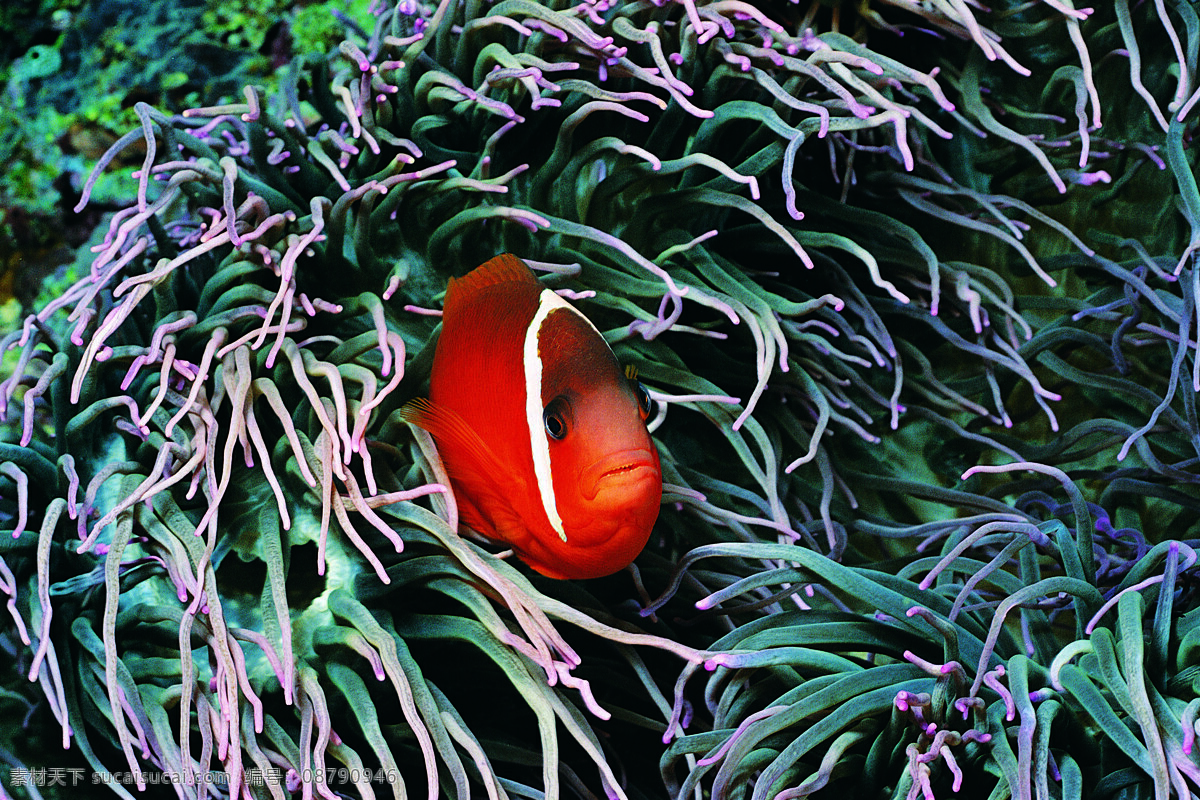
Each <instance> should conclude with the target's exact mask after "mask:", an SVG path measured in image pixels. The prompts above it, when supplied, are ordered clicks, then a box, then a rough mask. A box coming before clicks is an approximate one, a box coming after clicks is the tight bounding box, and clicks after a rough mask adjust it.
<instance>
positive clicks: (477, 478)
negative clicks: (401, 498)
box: [400, 398, 528, 541]
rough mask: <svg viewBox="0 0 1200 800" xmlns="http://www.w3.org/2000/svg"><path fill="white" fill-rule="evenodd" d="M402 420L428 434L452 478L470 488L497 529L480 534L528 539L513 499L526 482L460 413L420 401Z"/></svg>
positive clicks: (407, 409) (407, 406) (414, 402)
mask: <svg viewBox="0 0 1200 800" xmlns="http://www.w3.org/2000/svg"><path fill="white" fill-rule="evenodd" d="M400 418H401V419H403V420H404V421H405V422H411V423H412V424H413V425H416V426H417V427H419V428H424V429H425V430H427V431H429V433H430V434H431V435H432V436H433V438H434V439H435V440H436V441H437V444H438V450H439V451H440V452H441V455H442V458H443V460H444V461H445V463H446V470H447V472H448V473H449V475H450V477H451V478H453V479H454V480H455V481H456V482H457V483H460V484H464V485H467V486H469V487H470V490H469V493H470V495H471V497H472V499H473V502H474V504H475V506H476V507H478V508H479V509H480V511H481V513H483V514H484V515H485V516H486V517H488V520H487V521H488V522H490V523H491V525H492V527H493V528H494V529H495V530H493V531H488V530H482V531H480V533H483V534H487V535H492V536H497V535H498V536H500V537H501V538H504V539H506V540H509V541H511V537H517V538H519V539H523V538H525V537H526V536H528V533H527V532H526V531H525V530H524V529H525V526H524V524H523V523H522V522H521V517H520V514H518V513H517V511H516V510H515V509H514V508H513V506H512V501H511V499H510V498H511V496H512V495H513V494H515V493H520V492H523V491H524V490H525V481H524V480H522V478H521V477H520V476H519V475H515V474H513V472H512V470H508V469H505V468H504V466H503V465H502V464H501V463H500V459H499V458H498V457H497V456H496V454H495V453H494V452H493V451H492V448H490V447H488V445H487V442H485V441H483V439H481V438H479V434H477V433H476V432H475V431H474V429H472V428H471V426H470V425H469V424H468V423H467V421H466V420H465V419H463V418H462V416H461V415H460V414H459V413H458V412H456V411H454V410H453V409H451V408H446V407H445V406H442V405H438V404H437V403H432V402H430V401H429V400H426V399H424V398H417V399H415V400H412V401H411V402H409V403H406V404H405V405H404V407H403V408H401V409H400ZM502 486H503V487H504V488H503V489H502V488H501V487H502ZM518 529H519V530H518Z"/></svg>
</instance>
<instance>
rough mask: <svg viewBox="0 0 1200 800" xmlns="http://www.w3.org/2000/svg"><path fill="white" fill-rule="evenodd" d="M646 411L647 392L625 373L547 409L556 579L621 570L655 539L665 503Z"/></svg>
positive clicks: (569, 394) (576, 391)
mask: <svg viewBox="0 0 1200 800" xmlns="http://www.w3.org/2000/svg"><path fill="white" fill-rule="evenodd" d="M649 408H650V398H649V395H648V394H647V393H646V391H645V389H644V388H643V387H641V385H640V384H638V383H636V381H632V380H628V379H626V378H625V377H624V376H620V378H619V379H618V380H607V381H596V382H589V383H585V384H584V385H582V386H579V387H577V388H574V389H573V390H570V391H567V392H564V393H562V394H559V395H557V396H555V397H554V398H552V399H551V400H550V402H549V403H547V404H546V407H545V411H544V414H543V417H544V424H545V428H546V432H547V438H548V442H549V451H550V461H551V464H552V465H553V476H554V495H555V500H556V506H557V509H558V512H559V515H560V517H561V520H562V535H561V536H559V537H558V538H557V539H549V537H547V539H548V540H544V541H543V542H542V544H544V545H545V546H546V548H547V549H548V550H549V551H550V552H551V553H553V563H554V569H555V572H556V573H557V574H558V575H562V576H565V577H573V578H580V577H598V576H601V575H608V574H611V573H613V572H616V571H618V570H620V569H622V568H624V567H625V566H627V565H628V564H629V563H631V562H632V561H633V560H634V559H635V558H636V557H637V555H638V553H640V552H641V550H642V548H643V547H645V545H646V541H647V540H648V539H649V538H650V530H651V528H652V527H653V526H654V522H655V520H656V519H657V518H658V510H659V505H660V503H661V501H662V468H661V466H660V463H659V457H658V449H657V448H656V447H655V445H654V442H653V440H652V439H651V438H650V434H649V432H648V431H647V430H646V416H647V415H648V413H649ZM564 537H565V539H564ZM526 560H527V561H529V562H530V563H531V564H532V565H533V566H534V567H535V568H540V567H539V565H538V564H537V563H534V561H533V560H531V559H526ZM543 571H544V572H545V571H546V570H543ZM547 574H549V573H548V572H547Z"/></svg>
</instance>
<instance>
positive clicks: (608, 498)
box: [405, 254, 662, 578]
mask: <svg viewBox="0 0 1200 800" xmlns="http://www.w3.org/2000/svg"><path fill="white" fill-rule="evenodd" d="M648 413H649V396H648V395H646V393H645V389H644V388H642V387H641V385H640V384H638V383H637V382H636V381H635V380H633V379H631V378H629V377H626V375H625V373H624V372H623V371H622V369H621V366H620V364H619V363H618V362H617V359H616V356H614V355H613V352H612V350H611V349H610V348H609V347H608V344H607V343H606V342H605V341H604V339H603V337H601V335H600V333H599V332H598V331H597V330H596V328H595V327H593V326H592V324H591V322H589V321H588V319H587V318H586V317H585V316H584V315H583V314H582V313H580V312H579V311H578V310H576V309H575V308H574V307H573V306H571V305H570V304H569V303H567V302H566V301H565V300H563V299H562V298H560V297H559V296H558V295H557V294H555V293H554V292H553V291H551V290H550V289H547V288H545V287H544V286H542V284H541V283H540V282H539V281H538V280H537V278H536V277H535V276H534V274H533V272H532V271H531V270H530V269H529V267H528V266H527V265H526V264H525V263H524V262H523V261H521V260H520V259H519V258H517V257H516V256H514V255H511V254H505V255H501V256H497V257H496V258H493V259H492V260H490V261H488V262H487V263H485V264H484V265H483V266H481V267H478V268H477V269H475V270H474V271H472V272H471V273H469V274H468V275H466V276H465V277H463V278H460V279H451V281H450V285H449V287H448V288H447V291H446V301H445V307H444V311H443V314H442V333H441V338H440V339H439V340H438V344H437V350H436V352H435V354H434V359H433V371H432V375H431V377H430V392H429V400H428V401H416V402H414V403H412V404H410V405H409V406H407V407H406V409H405V417H406V419H408V420H409V421H411V422H413V423H414V424H417V425H419V426H421V427H423V428H425V429H426V430H428V431H429V432H430V433H431V434H432V435H433V438H434V440H435V441H436V442H437V444H438V450H439V452H440V454H441V457H442V460H443V461H444V462H445V464H446V470H447V472H448V474H449V475H450V479H451V483H452V484H453V488H454V495H455V499H456V500H457V502H458V508H459V515H460V517H461V519H462V521H463V523H464V524H465V525H467V526H468V527H470V528H472V529H474V530H476V531H478V532H479V533H482V534H483V535H485V536H487V537H489V538H491V539H495V540H498V541H501V542H504V543H506V544H508V545H509V546H511V547H512V548H513V550H514V551H515V552H516V553H517V555H518V556H520V558H521V559H522V560H524V561H525V562H526V563H527V564H529V565H530V566H531V567H533V568H534V569H536V570H537V571H539V572H541V573H543V574H544V575H548V576H550V577H552V578H593V577H599V576H602V575H608V574H611V573H613V572H616V571H618V570H620V569H622V568H624V567H625V566H627V565H628V564H629V563H631V562H632V561H633V559H634V558H635V557H636V556H637V555H638V553H639V552H641V550H642V548H643V547H644V546H645V544H646V540H647V539H648V538H649V536H650V529H651V527H653V525H654V521H655V519H657V517H658V509H659V505H660V503H661V500H662V474H661V467H660V465H659V458H658V451H657V449H656V448H655V446H654V443H653V441H652V440H651V439H650V435H649V433H648V432H647V430H646V424H645V420H646V416H647V414H648Z"/></svg>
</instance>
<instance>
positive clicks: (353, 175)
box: [0, 0, 1200, 800]
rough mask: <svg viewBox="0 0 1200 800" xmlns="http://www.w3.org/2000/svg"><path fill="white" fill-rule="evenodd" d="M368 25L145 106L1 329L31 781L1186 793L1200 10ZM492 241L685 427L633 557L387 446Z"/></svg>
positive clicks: (15, 641) (166, 790)
mask: <svg viewBox="0 0 1200 800" xmlns="http://www.w3.org/2000/svg"><path fill="white" fill-rule="evenodd" d="M372 13H373V14H374V16H375V27H374V31H373V33H371V34H370V35H369V36H368V35H364V36H363V37H361V38H359V39H357V40H353V41H347V42H345V43H344V44H342V45H341V47H340V48H339V49H337V50H336V51H335V52H333V53H332V54H329V55H325V54H308V55H305V56H301V57H298V58H296V59H295V60H294V61H293V62H292V64H291V66H290V67H289V68H288V71H287V72H286V75H285V78H284V80H283V81H282V88H280V89H279V90H278V91H272V92H270V93H268V92H265V91H264V90H263V89H261V88H259V87H255V86H249V87H247V88H246V90H245V102H244V103H239V104H234V105H226V106H221V107H209V108H195V109H192V110H190V111H188V112H187V113H185V114H183V115H181V116H168V115H166V114H165V113H163V112H160V111H158V110H156V109H155V108H153V107H151V106H149V105H146V104H139V105H138V106H136V112H137V117H138V119H139V120H140V123H141V124H140V128H138V129H135V130H133V131H131V132H130V133H129V134H128V135H126V136H124V137H123V138H121V139H120V140H119V141H118V142H117V143H116V144H115V145H114V146H113V148H112V149H111V150H110V151H109V152H108V154H106V155H105V156H104V157H103V158H102V159H101V160H100V163H99V164H98V165H97V171H96V174H99V173H100V171H102V170H103V169H104V168H105V166H106V165H107V164H109V163H110V162H112V161H113V159H115V158H116V157H117V156H118V155H119V154H120V153H122V151H124V150H125V149H126V148H130V147H132V146H134V145H135V143H138V142H140V143H143V145H144V148H145V149H144V158H143V159H142V164H141V166H140V167H139V168H138V169H137V170H136V171H135V172H134V173H133V177H132V178H131V179H130V180H131V184H130V185H131V192H136V202H133V203H132V204H131V205H129V207H128V208H125V209H124V210H122V211H120V212H118V213H117V214H115V216H113V217H112V219H111V224H110V225H109V226H108V228H107V235H106V236H105V238H104V240H103V242H102V243H101V244H99V245H98V246H97V247H96V248H95V255H94V261H92V264H91V269H90V273H89V274H87V275H86V276H85V277H83V279H82V280H80V281H79V282H78V283H76V284H75V285H73V286H72V287H71V288H69V289H68V290H67V291H66V292H65V293H64V294H62V296H61V297H59V298H57V299H56V300H54V301H53V302H51V303H49V304H48V305H46V306H45V307H44V308H41V309H40V310H38V311H37V313H35V314H33V315H31V316H29V317H28V318H27V319H25V321H24V323H23V325H21V327H20V329H19V330H16V331H14V332H13V333H11V334H10V335H8V336H7V338H5V339H4V340H3V344H4V347H5V348H6V349H8V350H11V351H13V354H10V356H11V357H13V360H14V361H15V364H14V366H13V370H12V372H11V374H10V375H9V376H8V377H7V378H6V379H5V380H4V382H3V384H0V404H2V405H3V414H4V419H5V423H4V428H3V435H4V439H5V441H4V443H3V444H0V476H2V478H0V495H2V500H0V520H2V522H0V527H3V529H4V530H3V532H0V600H3V603H0V605H2V606H3V608H0V617H2V621H0V653H2V659H0V661H2V663H3V665H4V666H3V669H2V670H0V712H2V713H3V715H4V719H6V720H9V721H10V722H9V723H6V724H5V725H3V726H2V727H3V730H4V735H3V738H0V760H2V761H3V762H4V763H5V764H6V765H7V768H6V772H7V776H6V780H7V786H6V787H5V786H3V785H0V796H9V795H11V796H14V797H39V796H41V792H42V791H45V792H47V793H52V791H53V790H52V788H51V787H48V786H41V787H40V788H39V785H38V782H36V781H34V780H32V777H34V776H35V775H36V773H34V772H33V768H35V767H44V766H47V765H49V766H51V767H53V766H54V765H56V764H59V763H62V764H68V763H70V764H78V765H85V766H86V767H87V768H88V769H89V770H91V771H92V772H93V775H110V776H111V775H114V774H116V775H121V774H124V773H131V774H132V775H133V777H132V778H130V779H129V780H128V782H124V781H120V780H115V781H111V782H110V788H111V791H112V792H114V793H116V794H117V795H119V796H122V797H132V796H142V795H143V793H145V795H146V796H155V797H157V796H168V795H176V796H179V797H185V798H199V797H254V798H260V797H261V798H266V797H270V798H274V800H282V799H283V798H286V797H288V796H290V795H291V794H293V793H296V792H299V793H300V794H301V796H303V797H305V798H309V797H317V796H319V797H326V798H333V797H338V796H349V797H362V798H372V797H396V798H401V797H408V796H414V797H420V796H427V797H430V798H435V797H439V796H445V797H457V798H465V797H467V796H487V797H488V798H492V799H493V800H494V799H495V798H504V797H510V798H516V797H529V798H541V797H548V798H556V797H560V796H564V795H566V796H579V797H593V796H598V795H608V796H610V797H629V798H641V797H663V796H671V797H696V798H702V797H717V798H753V799H754V800H758V799H759V798H776V800H785V798H796V797H802V796H806V795H810V794H816V793H822V794H824V795H828V794H830V793H832V792H843V793H849V795H852V796H856V797H897V798H900V797H902V798H908V800H912V799H913V798H933V797H946V796H950V795H952V794H961V795H964V796H970V797H979V798H984V797H992V798H1003V797H1008V796H1013V797H1018V798H1033V797H1037V798H1072V797H1097V798H1099V797H1133V796H1138V797H1149V796H1151V794H1153V796H1154V797H1156V798H1166V797H1168V796H1170V795H1172V794H1174V795H1177V796H1179V797H1187V796H1189V795H1190V794H1191V793H1194V792H1196V791H1200V762H1198V760H1197V754H1196V751H1195V743H1196V731H1197V711H1198V710H1200V694H1198V686H1197V683H1196V679H1197V677H1198V667H1200V661H1198V658H1197V656H1198V652H1197V650H1198V648H1200V611H1198V610H1197V602H1196V586H1195V581H1194V574H1195V572H1194V567H1195V562H1196V552H1195V549H1194V548H1195V541H1196V532H1197V519H1198V517H1200V513H1198V512H1200V497H1198V496H1197V492H1196V483H1197V480H1198V475H1200V469H1198V464H1200V422H1198V419H1197V410H1196V394H1197V391H1198V390H1200V359H1198V358H1197V354H1196V348H1197V333H1198V331H1200V309H1198V306H1197V287H1198V284H1200V272H1198V271H1197V268H1196V264H1195V259H1194V255H1195V251H1196V250H1197V248H1200V192H1198V191H1197V186H1196V180H1195V176H1194V166H1193V165H1194V161H1195V156H1194V151H1193V150H1192V149H1191V148H1190V144H1191V142H1192V136H1193V134H1194V132H1195V127H1196V120H1197V118H1198V117H1197V113H1196V110H1195V104H1196V101H1197V99H1198V98H1200V81H1198V79H1197V69H1198V67H1200V64H1198V58H1197V51H1198V49H1200V19H1198V17H1197V14H1196V11H1195V9H1194V8H1193V6H1192V5H1191V4H1189V3H1186V2H1171V0H1157V2H1154V3H1151V2H1148V1H1147V2H1140V3H1135V4H1130V3H1129V2H1127V0H1115V1H1114V2H1112V3H1099V4H1097V6H1096V7H1095V8H1075V7H1074V5H1073V4H1072V3H1071V1H1070V0H1045V1H1044V2H1027V3H1016V2H1001V3H997V4H994V5H993V6H991V7H990V8H986V9H985V8H983V7H982V6H979V5H976V4H973V3H967V2H940V0H938V1H935V2H926V3H919V4H918V3H908V2H900V1H899V0H897V1H896V2H882V1H880V2H863V3H857V4H849V3H820V2H812V3H807V4H805V3H801V4H796V3H790V2H782V0H781V1H780V2H773V3H762V4H757V5H750V4H748V3H744V2H740V0H714V1H713V2H704V1H703V0H679V2H668V1H667V0H657V1H656V2H648V1H646V0H643V1H642V2H634V3H614V2H607V0H596V1H595V2H583V3H580V4H576V5H567V4H561V3H560V4H553V5H547V4H540V3H535V2H531V1H530V0H502V1H501V2H498V3H494V4H493V3H484V2H480V0H466V2H451V0H443V1H442V2H440V3H437V4H431V3H423V2H416V1H415V0H402V2H399V3H398V4H395V5H390V4H386V3H382V2H378V3H376V4H375V6H373V9H372ZM89 186H90V184H89ZM87 188H88V187H85V191H84V199H83V203H86V202H87ZM504 251H512V252H515V253H517V254H519V255H520V256H522V257H523V258H525V259H526V260H528V261H529V263H530V264H532V265H533V266H534V267H535V269H537V270H538V271H539V272H540V273H542V274H543V275H544V279H545V281H546V283H547V284H548V285H549V286H551V287H553V288H554V289H556V290H558V291H560V292H561V293H563V294H564V295H566V296H568V297H570V298H572V299H573V300H574V301H575V302H576V303H577V305H578V306H579V307H580V308H581V309H583V310H584V311H585V313H587V314H588V315H589V317H590V318H591V319H592V320H593V321H594V322H595V323H596V325H597V327H599V328H600V330H601V331H603V332H604V334H605V336H606V338H607V339H608V340H609V341H610V342H611V343H612V345H613V347H614V349H615V351H616V352H617V354H618V356H619V357H620V358H621V360H622V361H623V362H625V363H630V364H634V365H636V367H637V369H638V374H639V377H640V379H641V380H642V381H643V382H644V383H645V384H646V386H647V387H648V388H649V389H650V392H651V395H652V397H653V400H654V402H655V404H656V411H655V412H654V413H653V414H652V416H651V427H652V430H653V432H654V435H655V438H656V440H657V442H658V446H659V449H660V452H661V455H662V464H663V470H664V479H665V483H666V484H667V485H666V486H665V487H664V489H665V493H664V507H663V512H662V514H661V515H660V519H659V522H658V524H657V526H656V529H655V532H654V534H653V536H652V537H651V541H650V543H649V545H648V546H647V548H646V550H645V552H643V553H642V555H641V556H640V557H639V558H638V560H637V562H636V563H635V566H634V568H633V569H632V570H631V571H630V572H625V573H620V574H618V575H616V576H613V577H610V578H607V579H603V580H598V581H589V582H554V581H549V580H545V579H542V578H540V577H539V576H537V575H535V574H531V573H530V572H529V570H528V569H526V568H525V567H523V566H522V565H520V564H516V563H513V562H512V561H511V560H507V561H506V560H501V559H497V558H495V557H494V556H493V555H491V553H490V552H489V551H490V550H494V549H495V548H488V547H486V546H482V545H480V544H478V543H476V542H474V541H472V540H470V539H467V538H461V537H460V536H459V535H458V534H457V533H456V527H457V525H456V522H457V519H456V511H455V508H454V504H453V498H452V497H451V496H450V495H449V494H448V493H447V491H446V476H445V474H444V472H443V470H442V468H441V465H440V461H439V460H438V458H437V455H436V452H435V450H434V448H433V446H432V443H431V440H430V439H429V438H428V437H427V436H425V435H424V434H422V433H421V432H420V431H419V430H414V429H411V428H409V427H408V426H407V425H405V424H404V423H403V422H402V421H401V420H400V417H399V414H398V413H397V412H398V410H399V408H400V406H401V405H402V404H403V403H404V402H406V401H407V400H408V399H410V398H412V397H413V396H416V395H418V394H420V393H421V391H422V382H423V381H424V380H425V379H426V378H427V375H428V368H429V362H430V358H431V354H432V343H433V341H434V339H435V335H436V330H437V321H438V320H437V309H438V308H439V307H440V299H441V293H442V292H443V290H444V287H445V284H446V280H447V278H448V277H450V276H451V275H462V274H464V273H465V272H466V271H468V270H469V269H471V268H473V267H474V266H476V265H477V264H478V263H480V262H482V261H483V260H485V259H486V258H488V257H490V256H492V255H494V254H496V253H498V252H504ZM14 720H15V721H16V724H15V725H14V724H11V721H14ZM60 748H62V750H60ZM163 776H167V779H168V780H169V781H170V785H169V786H164V785H161V783H160V781H161V780H162V779H163Z"/></svg>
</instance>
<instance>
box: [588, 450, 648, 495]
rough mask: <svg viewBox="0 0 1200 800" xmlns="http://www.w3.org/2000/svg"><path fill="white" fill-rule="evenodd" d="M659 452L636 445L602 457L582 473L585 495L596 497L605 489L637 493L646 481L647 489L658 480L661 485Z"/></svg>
mask: <svg viewBox="0 0 1200 800" xmlns="http://www.w3.org/2000/svg"><path fill="white" fill-rule="evenodd" d="M657 455H658V454H657V453H655V452H653V451H651V450H648V449H645V448H636V449H632V450H618V451H617V452H615V453H610V454H609V455H607V456H605V457H604V458H602V459H600V460H599V461H597V462H596V463H595V464H593V465H592V466H590V467H588V468H587V469H586V470H585V471H584V472H583V474H582V475H581V476H580V480H579V487H580V490H581V493H582V494H583V497H584V499H585V500H587V501H589V502H591V501H594V500H596V498H597V497H598V496H599V495H600V493H601V492H602V491H603V492H604V493H605V494H608V493H610V492H619V493H620V496H626V495H631V496H632V497H636V496H637V495H639V494H640V492H639V491H638V489H640V488H642V485H643V484H645V488H646V489H648V488H651V486H652V485H653V484H655V483H656V484H658V485H659V486H661V485H662V474H661V471H660V468H659V463H658V458H657ZM643 491H644V489H643ZM660 491H661V490H660ZM617 505H624V504H623V503H618V504H617Z"/></svg>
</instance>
